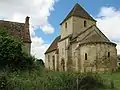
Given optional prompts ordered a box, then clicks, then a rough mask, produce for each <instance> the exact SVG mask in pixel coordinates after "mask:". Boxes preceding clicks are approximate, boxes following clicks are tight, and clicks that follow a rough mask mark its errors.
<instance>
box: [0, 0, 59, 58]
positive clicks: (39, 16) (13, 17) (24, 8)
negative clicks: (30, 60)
mask: <svg viewBox="0 0 120 90" xmlns="http://www.w3.org/2000/svg"><path fill="white" fill-rule="evenodd" d="M57 1H58V0H0V19H4V20H10V21H15V22H25V17H26V16H30V32H31V39H32V50H31V51H32V52H31V53H32V55H35V57H36V58H42V59H44V52H45V50H46V49H47V48H48V46H49V44H45V42H44V40H43V39H42V38H41V37H37V36H36V34H35V31H34V30H36V29H38V28H40V29H41V30H42V31H43V32H44V33H46V34H51V33H53V32H54V28H53V26H52V25H51V24H50V23H49V21H48V17H49V16H50V14H51V11H53V10H54V8H53V6H54V4H55V2H57Z"/></svg>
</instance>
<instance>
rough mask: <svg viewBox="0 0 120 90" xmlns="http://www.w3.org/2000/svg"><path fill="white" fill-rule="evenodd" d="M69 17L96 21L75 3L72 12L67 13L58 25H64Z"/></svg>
mask: <svg viewBox="0 0 120 90" xmlns="http://www.w3.org/2000/svg"><path fill="white" fill-rule="evenodd" d="M71 16H77V17H82V18H85V19H89V20H92V21H96V20H95V19H93V17H92V16H90V15H89V13H88V12H87V11H86V10H85V9H84V8H83V7H82V6H81V5H80V4H78V3H76V4H75V6H74V7H73V8H72V10H71V11H70V12H69V13H68V15H67V16H66V18H65V19H64V20H63V21H62V22H61V23H60V25H61V24H62V23H64V22H65V21H66V20H67V19H68V18H70V17H71Z"/></svg>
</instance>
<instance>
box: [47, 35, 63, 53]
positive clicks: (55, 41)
mask: <svg viewBox="0 0 120 90" xmlns="http://www.w3.org/2000/svg"><path fill="white" fill-rule="evenodd" d="M60 38H61V36H58V37H56V38H55V40H54V41H53V42H52V44H51V45H50V47H49V48H48V49H47V51H46V52H45V54H47V53H49V52H51V51H54V50H57V48H58V46H57V43H58V41H59V40H60Z"/></svg>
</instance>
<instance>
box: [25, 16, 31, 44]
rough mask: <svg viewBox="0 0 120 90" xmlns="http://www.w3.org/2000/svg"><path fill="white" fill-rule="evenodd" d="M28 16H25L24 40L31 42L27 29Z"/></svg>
mask: <svg viewBox="0 0 120 90" xmlns="http://www.w3.org/2000/svg"><path fill="white" fill-rule="evenodd" d="M29 18H30V17H28V16H27V17H26V18H25V29H24V41H25V42H29V43H31V39H30V31H29Z"/></svg>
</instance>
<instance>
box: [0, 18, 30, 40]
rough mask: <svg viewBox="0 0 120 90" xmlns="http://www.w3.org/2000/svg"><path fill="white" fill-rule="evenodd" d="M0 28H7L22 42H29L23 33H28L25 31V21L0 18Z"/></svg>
mask: <svg viewBox="0 0 120 90" xmlns="http://www.w3.org/2000/svg"><path fill="white" fill-rule="evenodd" d="M0 28H5V29H7V30H8V32H9V33H10V34H11V35H13V36H15V37H17V38H20V39H21V40H23V42H31V39H30V38H28V39H27V40H25V38H24V37H25V34H28V35H29V33H25V23H19V22H12V21H4V20H0ZM29 36H30V35H29Z"/></svg>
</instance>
